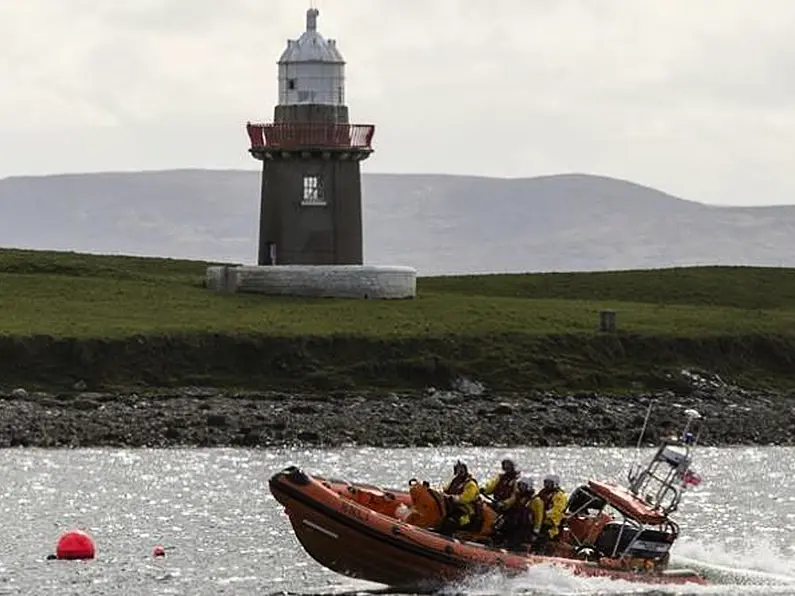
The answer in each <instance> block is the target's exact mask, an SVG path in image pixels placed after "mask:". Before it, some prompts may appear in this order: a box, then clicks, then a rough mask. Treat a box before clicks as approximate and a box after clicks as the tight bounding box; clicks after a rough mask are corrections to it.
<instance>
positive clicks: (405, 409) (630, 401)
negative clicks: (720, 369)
mask: <svg viewBox="0 0 795 596" xmlns="http://www.w3.org/2000/svg"><path fill="white" fill-rule="evenodd" d="M78 389H80V388H79V387H78ZM650 401H653V402H654V403H655V406H654V407H653V408H652V411H651V416H650V418H649V425H648V430H647V432H646V435H645V441H644V443H647V444H650V443H653V442H656V441H657V439H658V438H659V436H660V435H661V434H664V433H665V434H668V433H671V432H676V431H677V430H678V429H680V428H681V424H682V421H683V416H682V411H683V410H684V409H686V408H694V409H696V410H698V411H699V412H700V413H701V414H702V415H704V416H705V417H706V418H707V419H708V423H707V425H706V427H705V432H704V434H703V435H702V436H701V443H702V444H706V445H713V446H726V445H794V444H795V396H793V395H789V394H784V395H783V394H772V393H768V392H761V391H750V390H745V389H741V388H739V387H736V386H732V385H728V384H725V383H723V382H722V381H720V379H708V378H704V377H698V376H696V375H692V387H691V388H690V389H687V390H685V391H682V392H680V393H679V394H675V393H673V392H664V393H659V394H644V395H634V396H600V395H596V394H591V393H582V394H576V395H571V394H570V395H556V394H552V393H545V392H532V391H531V392H526V393H521V394H520V393H511V394H506V393H500V394H491V393H489V392H488V391H487V390H485V389H484V388H483V387H481V386H479V385H478V384H477V383H469V382H468V383H466V384H459V386H458V388H457V389H456V390H453V391H441V390H436V389H433V388H429V389H427V390H425V391H421V392H409V393H388V394H384V393H366V392H360V393H357V392H354V391H349V392H334V393H331V394H328V393H323V394H321V393H301V394H285V393H278V392H262V391H259V392H243V391H227V390H224V389H216V388H200V387H183V388H179V389H166V390H157V391H152V390H149V391H147V392H146V393H135V392H132V391H120V392H107V393H105V392H87V391H79V390H72V391H69V392H64V393H41V392H30V393H29V392H28V391H26V390H25V389H23V388H16V389H13V390H9V391H5V392H3V391H0V447H19V446H23V447H46V448H53V447H99V446H112V447H180V446H197V447H222V446H243V447H274V446H286V445H304V446H317V447H337V446H342V445H361V446H376V447H399V446H405V447H413V446H429V445H433V446H438V445H464V446H466V445H472V446H489V445H493V446H516V445H527V446H557V445H610V446H634V445H635V444H636V442H637V440H638V435H639V432H640V428H641V427H642V425H643V420H644V417H645V415H646V411H647V408H648V404H649V402H650Z"/></svg>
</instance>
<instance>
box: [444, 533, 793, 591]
mask: <svg viewBox="0 0 795 596" xmlns="http://www.w3.org/2000/svg"><path fill="white" fill-rule="evenodd" d="M671 566H672V567H688V568H691V569H695V570H697V571H699V572H700V573H702V574H704V575H705V576H706V577H707V579H708V580H709V581H710V582H711V584H710V585H703V586H702V585H695V584H691V585H650V584H643V583H637V582H628V581H625V580H613V579H609V578H604V577H583V576H577V575H574V574H572V573H571V572H570V571H568V570H566V569H564V568H560V567H553V566H551V565H539V566H537V567H533V568H531V569H529V570H528V571H526V572H525V573H523V574H521V575H518V576H513V577H508V576H505V575H502V574H500V573H496V572H495V573H492V574H488V575H483V576H480V577H476V578H472V579H470V580H468V581H465V582H462V583H459V584H455V585H451V586H449V587H448V588H446V589H445V590H443V591H442V592H441V594H443V595H444V596H453V595H466V596H497V595H502V594H517V595H518V594H521V595H525V596H536V595H537V596H541V595H544V596H584V595H600V596H601V595H608V594H609V595H612V596H618V595H624V594H627V595H629V594H643V595H647V596H669V595H670V596H685V595H691V594H692V595H695V596H701V595H704V596H708V595H709V596H711V595H715V596H718V595H720V596H723V595H725V596H735V595H737V596H740V595H743V596H745V595H765V596H767V595H779V594H782V595H783V594H795V561H793V560H792V559H790V558H789V557H788V556H787V554H786V553H783V552H781V551H780V550H778V549H776V548H775V547H772V546H770V545H767V544H766V543H765V542H764V541H760V542H759V543H757V544H748V545H747V546H745V547H744V548H743V549H741V550H736V549H729V548H728V547H726V546H725V545H718V544H711V545H705V544H702V543H699V542H697V541H692V540H691V541H684V542H683V543H681V544H678V545H677V549H676V552H675V553H674V554H673V556H672V560H671Z"/></svg>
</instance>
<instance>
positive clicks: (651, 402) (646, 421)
mask: <svg viewBox="0 0 795 596" xmlns="http://www.w3.org/2000/svg"><path fill="white" fill-rule="evenodd" d="M653 405H654V400H653V399H650V400H649V407H648V408H647V409H646V417H645V418H644V419H643V428H641V429H640V436H639V437H638V444H637V446H636V447H635V455H636V456H637V455H638V453H640V446H641V444H642V443H643V435H645V434H646V427H647V426H648V425H649V416H650V415H651V408H652V406H653Z"/></svg>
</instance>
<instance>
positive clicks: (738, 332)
mask: <svg viewBox="0 0 795 596" xmlns="http://www.w3.org/2000/svg"><path fill="white" fill-rule="evenodd" d="M206 266H207V263H204V262H196V261H180V260H170V259H148V258H136V257H123V256H94V255H84V254H74V253H54V252H40V251H25V250H11V249H8V250H0V305H1V306H2V309H1V310H0V336H4V337H5V338H6V339H11V338H24V337H27V336H50V337H52V338H54V339H57V338H71V339H73V340H78V341H87V340H91V339H94V340H124V338H129V337H131V336H149V337H162V336H170V337H181V338H190V337H206V336H207V335H212V334H215V335H222V336H230V337H235V336H240V337H259V338H271V339H274V338H280V339H293V340H296V341H298V340H300V341H302V342H305V341H309V340H315V341H319V342H320V343H319V344H316V345H318V346H319V345H322V346H325V347H322V348H321V347H316V348H315V353H314V356H313V358H314V363H315V364H314V369H312V370H314V371H315V372H318V371H319V374H321V376H322V375H324V374H326V373H328V375H329V376H332V377H333V376H344V377H346V378H348V379H349V382H347V384H349V385H350V384H356V381H357V379H359V378H360V377H362V376H365V377H368V378H376V377H378V376H379V375H382V376H384V377H385V378H386V377H388V378H390V379H392V382H399V380H400V379H401V378H402V377H405V376H410V377H412V379H413V380H412V382H414V381H415V380H416V381H417V382H420V381H421V382H426V381H427V380H428V378H435V377H434V374H435V373H433V372H431V373H429V372H428V371H429V370H430V369H434V370H441V369H443V370H445V371H448V372H449V373H450V374H472V375H479V376H480V377H484V378H485V377H488V378H492V379H498V378H500V375H502V376H506V375H507V376H508V377H510V375H511V374H513V373H512V372H511V371H514V372H516V371H521V370H524V371H525V373H526V374H525V373H523V374H521V375H518V376H516V378H515V379H514V380H513V381H511V382H507V381H506V382H507V384H508V385H510V386H512V387H517V386H520V385H521V383H529V382H534V383H537V384H547V385H549V384H552V385H555V384H557V385H559V386H566V385H567V384H569V385H570V384H571V383H572V382H573V381H572V379H575V378H576V379H577V382H576V384H577V386H588V384H589V383H591V384H593V385H599V386H611V385H616V384H618V385H621V386H628V385H629V384H631V383H632V378H633V375H635V374H636V373H637V374H641V373H643V374H645V373H646V372H648V371H647V369H648V368H649V367H650V366H651V367H652V368H653V367H654V366H656V365H657V364H658V361H659V362H664V363H665V366H667V367H668V368H670V369H673V368H675V367H676V366H679V365H688V364H692V365H699V366H713V367H714V368H718V369H720V368H721V366H723V368H722V372H723V373H724V374H727V373H731V372H732V371H733V370H734V372H735V373H736V376H741V377H744V378H745V377H747V376H748V374H749V371H757V370H761V371H762V372H761V373H760V378H761V376H764V377H765V378H773V377H776V378H779V377H782V375H783V372H782V371H783V370H784V369H785V368H786V366H785V365H786V363H787V362H789V355H788V354H789V352H788V350H789V349H790V343H789V341H790V339H792V340H793V342H795V270H792V269H776V268H744V267H702V268H683V269H666V270H650V271H624V272H604V273H560V274H524V275H485V276H472V277H436V278H420V279H419V280H418V296H417V299H416V300H407V301H374V300H373V301H357V300H333V299H296V298H277V297H265V296H254V295H220V294H214V293H212V292H210V291H208V290H206V289H205V288H203V285H202V282H203V279H204V274H205V269H206ZM606 308H609V309H613V310H615V311H616V312H617V321H618V329H619V333H618V339H616V338H606V337H605V336H604V335H603V334H599V333H598V330H597V323H598V312H599V311H600V310H603V309H606ZM560 337H576V338H578V340H577V341H575V342H572V341H569V340H565V341H558V340H555V341H552V340H551V339H550V338H560ZM621 338H626V340H623V339H621ZM760 338H763V339H764V338H768V339H769V340H770V341H771V342H772V341H773V338H775V342H774V345H775V346H776V347H775V349H773V348H765V350H768V351H769V350H771V349H772V350H773V351H774V352H775V354H773V355H770V354H768V355H767V356H764V355H760V354H757V352H759V350H760V348H758V342H759V341H760ZM324 339H326V340H329V339H332V340H337V343H333V342H332V343H328V342H326V343H323V342H322V341H321V340H324ZM651 340H654V341H651ZM186 341H187V340H186ZM615 341H624V342H625V344H622V345H621V347H620V348H619V349H618V351H616V349H614V348H609V346H610V345H613V344H611V343H610V342H615ZM683 341H684V342H686V341H689V342H690V343H687V344H682V343H681V342H683ZM341 342H342V343H341ZM344 342H349V343H350V342H353V343H352V344H351V345H354V344H355V345H356V346H359V347H357V348H355V349H354V348H348V347H346V344H345V343H344ZM368 342H369V343H368ZM418 342H419V343H418ZM423 342H425V343H423ZM626 342H630V343H626ZM633 342H634V343H633ZM638 342H640V343H638ZM654 342H656V343H654ZM677 342H679V343H677ZM693 342H695V343H693ZM726 342H728V344H727V343H726ZM738 342H739V343H738ZM782 342H783V343H782ZM768 343H769V342H768ZM368 345H369V346H370V347H369V348H368V347H367V346H368ZM374 345H375V346H380V348H379V349H376V350H375V351H373V348H372V346H374ZM727 345H728V346H729V347H726V346H727ZM751 345H754V346H757V347H756V348H754V351H753V353H749V349H750V348H749V346H751ZM765 345H768V344H765ZM771 345H773V344H771ZM329 346H331V347H329ZM395 346H413V347H411V348H410V349H409V348H407V350H408V351H407V352H405V353H403V352H401V350H400V349H399V350H398V351H399V352H401V353H400V354H399V355H398V356H394V358H393V359H396V360H395V362H397V364H395V363H393V364H394V366H393V365H390V364H389V363H388V362H386V361H388V360H389V359H390V358H392V356H389V354H388V352H392V351H394V350H395V349H396V348H395ZM605 346H608V347H607V348H606V347H605ZM628 346H629V347H628ZM631 346H644V347H643V348H642V353H641V352H638V349H635V348H632V347H631ZM655 346H657V347H655ZM672 346H679V347H673V348H672ZM685 346H689V347H685ZM716 346H717V347H716ZM720 346H724V347H723V348H721V347H720ZM486 347H487V348H488V349H486ZM608 348H609V349H608ZM658 348H659V349H658ZM660 349H662V350H663V352H664V354H665V357H664V358H658V356H659V355H660V352H659V350H660ZM605 350H608V352H609V355H608V356H605ZM727 350H728V352H727ZM765 350H762V351H765ZM782 350H783V352H782ZM702 352H703V353H704V354H707V356H704V357H703V358H702V357H701V356H699V354H701V353H702ZM727 353H728V354H729V355H728V356H727V355H726V354H727ZM323 354H325V355H323ZM616 354H619V355H616ZM680 356H681V357H680ZM177 360H179V359H177ZM549 360H552V361H554V362H553V363H550V362H549ZM398 361H399V362H398ZM770 361H775V365H770V366H768V365H767V364H766V362H770ZM367 362H370V364H367ZM401 363H402V364H401ZM407 363H408V364H407ZM431 363H433V364H431ZM440 363H441V364H440ZM722 363H723V364H722ZM9 366H10V365H9ZM31 366H32V365H31ZM54 366H55V365H54ZM185 366H186V367H188V368H190V367H189V366H188V365H185ZM230 366H231V365H230ZM660 366H662V364H660ZM390 367H392V368H390ZM401 367H402V368H401ZM406 367H408V368H406ZM727 367H728V369H729V370H727ZM738 367H744V368H742V370H739V369H738ZM29 368H30V367H29ZM310 368H311V367H310ZM34 369H35V367H34V368H31V369H30V370H34ZM387 369H388V370H387ZM35 370H38V369H35ZM186 370H187V369H186ZM385 370H386V372H384V371H385ZM633 371H635V372H633ZM304 372H306V371H304ZM310 372H311V371H310ZM30 374H34V373H33V372H31V373H30ZM130 374H132V373H130ZM169 374H171V376H172V377H179V376H180V374H182V373H179V372H175V373H173V374H172V373H169ZM186 374H187V373H186ZM230 374H232V375H233V374H234V373H230ZM247 374H248V373H247ZM516 374H518V373H516ZM753 374H756V373H753ZM210 376H212V375H210ZM288 376H289V375H288ZM636 376H637V375H636ZM641 376H643V375H642V374H641ZM654 376H655V378H659V377H660V376H661V375H660V374H655V375H654ZM779 380H780V379H779ZM782 382H783V381H782ZM779 384H780V383H779ZM506 386H507V385H506Z"/></svg>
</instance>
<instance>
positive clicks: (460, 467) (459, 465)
mask: <svg viewBox="0 0 795 596" xmlns="http://www.w3.org/2000/svg"><path fill="white" fill-rule="evenodd" d="M468 471H469V470H468V469H467V465H466V464H465V463H464V462H462V461H461V460H460V459H459V460H458V461H456V462H455V465H454V466H453V474H455V475H456V476H459V475H462V474H466V473H467V472H468Z"/></svg>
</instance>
